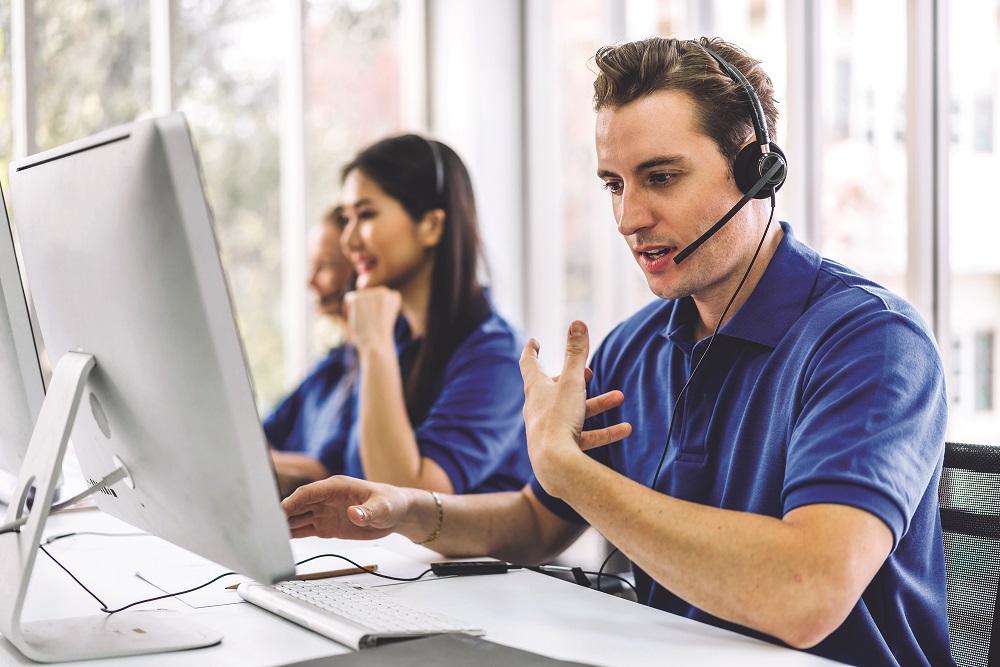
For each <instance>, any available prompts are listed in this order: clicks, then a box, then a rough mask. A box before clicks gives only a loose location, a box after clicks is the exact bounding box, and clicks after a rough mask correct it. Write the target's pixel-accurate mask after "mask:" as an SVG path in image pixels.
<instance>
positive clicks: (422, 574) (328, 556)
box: [296, 554, 431, 581]
mask: <svg viewBox="0 0 1000 667" xmlns="http://www.w3.org/2000/svg"><path fill="white" fill-rule="evenodd" d="M317 558H339V559H340V560H345V561H347V562H348V563H350V564H351V565H353V566H354V567H356V568H358V569H359V570H366V571H367V572H368V574H373V575H375V576H376V577H382V578H383V579H391V580H393V581H419V580H421V579H423V578H424V576H426V575H427V573H428V572H431V568H427V569H426V570H424V571H423V572H421V573H420V574H418V575H417V576H415V577H393V576H390V575H388V574H382V573H381V572H374V571H372V570H369V569H368V568H366V567H365V566H364V565H358V564H357V563H355V562H354V561H353V560H351V559H350V558H348V557H347V556H341V555H340V554H320V555H318V556H312V557H311V558H306V559H305V560H300V561H299V562H298V563H296V565H302V564H303V563H308V562H309V561H311V560H316V559H317ZM359 574H360V573H359Z"/></svg>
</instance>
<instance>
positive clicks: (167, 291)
mask: <svg viewBox="0 0 1000 667" xmlns="http://www.w3.org/2000/svg"><path fill="white" fill-rule="evenodd" d="M10 177H11V195H12V200H13V204H14V222H15V224H16V229H17V235H18V239H19V243H20V247H21V252H22V255H23V261H24V264H25V271H26V276H27V282H28V285H30V287H31V294H32V300H33V303H34V306H35V311H36V313H37V317H38V325H39V329H40V333H41V336H42V337H43V339H44V340H45V345H46V349H47V352H48V355H49V359H50V360H51V361H52V364H53V368H54V371H53V377H52V381H51V382H50V385H49V395H48V396H47V397H46V401H45V404H44V405H43V407H42V412H41V416H40V417H39V427H38V428H36V432H35V436H36V437H37V438H38V439H39V441H41V440H42V439H43V436H41V435H39V430H38V429H39V428H42V427H44V428H47V429H51V428H52V427H53V424H52V423H50V422H53V421H54V422H56V423H58V422H59V421H60V420H62V419H63V418H64V417H62V416H60V415H69V416H68V417H66V419H68V420H72V419H73V416H72V415H73V414H74V413H75V414H76V416H75V423H74V424H73V427H72V437H73V446H74V448H75V450H76V454H77V458H78V459H79V462H80V468H81V470H82V472H83V473H84V476H85V477H87V478H88V479H89V480H90V481H95V480H100V479H102V477H104V476H106V475H107V474H108V473H109V472H110V471H112V470H116V469H119V468H122V469H124V471H125V472H126V474H127V477H126V478H125V480H123V481H122V482H120V483H117V484H115V485H113V486H110V487H109V488H108V489H106V492H104V493H98V494H96V495H95V497H96V500H97V504H98V506H99V507H100V509H101V510H103V511H104V512H106V513H108V514H111V515H113V516H115V517H118V518H119V519H122V520H124V521H126V522H128V523H130V524H132V525H134V526H137V527H138V528H141V529H143V530H146V531H148V532H150V533H152V534H154V535H157V536H159V537H161V538H163V539H166V540H168V541H170V542H172V543H174V544H176V545H179V546H181V547H183V548H185V549H188V550H190V551H192V552H194V553H196V554H199V555H201V556H203V557H205V558H208V559H209V560H211V561H214V562H216V563H219V564H220V565H223V566H225V567H228V568H230V569H233V570H236V571H237V572H240V573H242V574H245V575H248V576H250V577H252V578H254V579H256V580H258V581H262V582H266V583H272V582H275V581H279V580H282V579H287V578H290V577H291V576H292V575H293V574H294V562H293V559H292V554H291V548H290V544H289V537H290V536H289V531H288V528H287V525H286V523H285V518H284V514H283V513H282V511H281V507H280V503H279V497H278V491H277V487H276V483H275V479H274V475H273V473H272V469H271V465H270V458H269V456H268V448H267V442H266V439H265V437H264V433H263V430H262V428H261V424H260V420H259V417H258V413H257V408H256V404H255V401H254V395H253V390H252V387H251V381H250V376H249V372H248V370H247V368H248V367H247V364H246V360H245V355H244V350H243V346H242V342H241V339H240V336H239V332H238V330H237V325H236V321H235V318H234V314H233V305H232V299H231V297H230V293H229V288H228V284H227V279H226V276H225V273H224V271H223V267H222V263H221V261H220V257H219V249H218V243H217V240H216V237H215V233H214V229H213V226H212V220H211V214H210V210H209V207H208V204H207V202H206V199H205V196H204V193H203V189H202V183H201V179H200V174H199V168H198V163H197V159H196V155H195V152H194V148H193V145H192V140H191V136H190V133H189V130H188V126H187V122H186V120H185V117H184V116H183V114H180V113H173V114H169V115H166V116H162V117H158V118H153V119H148V120H141V121H137V122H135V123H132V124H129V125H125V126H122V127H118V128H115V129H112V130H108V131H105V132H102V133H99V134H97V135H94V136H92V137H90V138H87V139H84V140H81V141H77V142H74V143H71V144H68V145H66V146H63V147H61V148H57V149H54V150H50V151H46V152H44V153H41V154H38V155H35V156H32V157H30V158H27V159H24V160H20V161H17V162H14V163H12V164H11V166H10ZM89 364H92V366H93V367H92V370H91V369H90V367H89ZM67 378H68V379H67ZM58 383H61V386H60V389H59V392H57V391H56V386H57V384H58ZM54 394H58V395H57V396H53V395H54ZM59 396H62V398H60V397H59ZM50 402H51V403H52V406H50V405H49V403H50ZM77 406H78V408H79V409H78V411H77ZM50 407H51V409H52V412H53V414H54V415H55V416H54V417H51V418H50V417H47V414H46V410H47V409H49V408H50ZM45 437H46V438H47V439H48V440H49V441H51V443H55V444H49V445H43V444H39V447H38V449H39V450H42V451H48V450H50V449H51V450H53V451H54V450H55V449H57V448H58V447H59V445H58V441H59V440H60V438H64V436H62V435H60V434H56V433H54V432H53V433H52V434H49V435H48V436H45ZM63 448H64V445H63ZM34 450H35V441H34V439H33V441H32V451H31V452H29V456H32V455H34V454H35V451H34ZM39 456H41V454H39ZM59 456H60V457H61V453H60V454H59ZM32 465H33V467H32V470H31V471H30V474H33V475H39V474H40V473H39V472H38V470H39V468H38V466H37V465H36V464H34V463H33V464H32ZM45 465H48V464H47V463H46V464H45ZM42 467H43V468H44V465H43V466H42ZM37 504H38V503H37V501H36V505H37ZM33 513H34V511H33ZM30 526H31V522H30V520H29V523H28V527H29V528H30ZM29 532H30V531H29ZM7 537H8V535H0V568H3V567H4V565H3V560H4V555H5V554H4V552H3V549H2V547H3V542H2V540H3V539H4V538H7ZM18 548H19V549H20V551H19V552H18V554H19V555H18V557H20V558H22V559H25V558H29V557H30V556H31V554H33V551H32V550H31V544H30V543H29V542H27V541H25V540H24V539H23V536H22V542H21V544H20V546H19V547H18ZM2 585H3V574H2V572H0V586H2ZM6 593H7V592H6V591H4V590H3V589H2V588H0V599H2V598H4V596H5V594H6ZM3 604H4V603H3V602H2V601H0V606H2V605H3ZM125 613H127V612H125ZM144 614H145V615H144V616H143V617H142V618H143V619H145V618H146V616H148V615H150V614H152V612H144ZM18 615H19V610H14V613H10V612H9V611H8V610H6V609H0V623H2V622H4V620H5V617H6V616H18ZM115 616H118V615H115ZM115 616H113V617H112V619H114V618H115ZM144 622H145V620H144ZM26 625H27V624H24V625H22V626H21V627H20V628H11V629H8V631H9V632H10V633H12V634H18V633H19V632H22V631H23V629H24V627H25V626H26ZM3 630H4V628H3V626H0V631H3ZM81 632H84V631H81ZM154 632H161V633H162V632H171V630H167V629H163V628H147V627H144V628H143V633H144V634H146V635H149V634H153V633H154ZM72 633H76V636H72V637H67V638H66V639H65V640H64V641H65V642H66V643H67V646H65V647H60V646H56V644H57V643H58V641H59V640H58V637H57V636H55V635H66V634H68V633H67V632H66V627H63V628H61V629H60V630H59V631H58V632H56V633H49V634H50V635H53V636H45V637H44V638H39V639H37V640H36V641H35V643H34V644H32V643H31V642H29V641H28V640H24V639H22V640H21V643H20V644H18V643H17V642H16V641H15V644H16V645H17V646H18V648H19V649H21V650H22V652H25V653H26V654H29V657H34V658H35V659H39V658H38V657H37V656H32V655H30V653H31V652H35V651H40V652H43V653H46V654H47V655H48V656H51V655H55V656H56V659H59V660H65V659H78V658H80V657H97V656H99V655H115V653H114V652H109V651H108V650H106V649H108V647H106V646H102V644H103V643H104V642H105V641H106V640H107V639H108V637H107V636H105V635H104V634H102V633H101V632H100V631H98V632H96V633H92V636H91V635H86V633H85V632H84V635H85V636H86V637H90V639H85V642H81V636H80V633H77V631H76V630H71V633H69V634H72ZM4 634H5V635H6V634H7V632H4ZM133 634H138V633H133ZM8 639H11V637H9V636H8ZM12 641H14V640H13V639H12ZM215 641H218V639H216V640H215ZM208 642H209V640H208V639H204V640H202V643H203V644H206V643H208ZM81 643H87V644H88V645H89V647H88V650H89V651H90V654H88V655H87V656H80V655H77V654H78V653H79V652H80V649H79V646H80V645H81ZM171 648H183V646H168V647H167V648H166V649H165V648H162V647H161V648H157V647H153V648H149V647H147V646H142V645H140V646H139V647H138V648H136V649H130V652H131V653H143V652H149V651H156V650H169V649H171ZM60 651H64V652H66V653H65V654H60V653H59V652H60Z"/></svg>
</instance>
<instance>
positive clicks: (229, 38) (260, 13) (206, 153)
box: [174, 0, 284, 406]
mask: <svg viewBox="0 0 1000 667" xmlns="http://www.w3.org/2000/svg"><path fill="white" fill-rule="evenodd" d="M279 19H280V16H279V15H278V13H277V10H276V9H275V5H274V3H271V2H268V1H267V0H216V1H214V2H207V3H206V2H194V1H193V0H191V1H188V2H184V3H182V4H181V7H180V10H179V13H178V20H177V26H176V28H175V31H174V32H175V40H176V42H175V43H176V47H175V48H176V49H177V61H176V67H175V72H174V80H175V82H176V84H177V89H178V104H177V107H178V108H179V109H180V110H182V111H184V112H185V113H186V114H187V117H188V122H189V123H190V124H191V130H192V133H193V135H194V142H195V146H196V148H197V150H198V154H199V158H200V160H201V165H202V170H203V175H204V179H205V187H206V190H207V195H208V200H209V202H210V203H211V206H212V213H213V216H214V218H215V225H216V232H217V234H218V235H219V242H220V245H221V248H222V256H223V261H224V263H225V265H226V270H227V272H228V275H229V282H230V285H231V288H232V292H233V298H234V301H235V308H236V313H237V320H238V321H239V325H240V331H241V333H242V334H243V340H244V345H245V347H246V352H247V356H248V357H249V361H250V368H251V372H252V376H253V378H254V384H255V389H256V391H257V400H258V402H259V403H260V405H262V406H263V405H270V404H271V403H273V402H274V401H275V400H276V399H277V398H278V395H279V393H280V391H281V389H282V385H283V380H284V376H283V350H282V323H281V280H280V276H281V264H280V258H281V244H280V224H281V219H280V200H279V179H280V178H281V174H280V173H279V163H280V160H279V146H278V134H279V130H280V128H279V127H278V121H279V115H280V114H279V109H278V86H279V82H278V71H279V66H280V62H279V57H280V55H279V44H278V41H279V40H276V39H275V37H274V29H273V26H274V25H275V24H276V23H278V21H279Z"/></svg>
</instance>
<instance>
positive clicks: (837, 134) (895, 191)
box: [806, 0, 909, 296]
mask: <svg viewBox="0 0 1000 667" xmlns="http://www.w3.org/2000/svg"><path fill="white" fill-rule="evenodd" d="M819 11H820V12H821V21H820V26H821V42H822V45H823V50H822V51H821V53H820V54H819V57H820V71H821V76H822V83H821V85H822V88H821V91H822V101H821V104H822V118H823V133H824V140H823V145H822V158H821V160H822V162H821V164H820V165H818V167H819V169H820V170H821V171H820V173H821V177H820V178H821V187H820V208H821V223H820V237H819V239H818V242H815V241H814V244H815V245H816V246H817V249H818V250H819V251H820V253H821V254H823V255H824V256H826V257H830V258H831V259H835V260H837V261H840V262H843V263H844V264H845V265H847V266H849V267H851V268H852V269H854V270H856V271H858V272H860V273H862V274H864V275H866V276H868V277H869V278H871V279H872V280H875V281H876V282H879V283H881V284H882V285H884V286H885V287H888V288H889V289H892V290H893V291H895V292H897V293H899V294H902V295H903V296H906V294H905V291H906V287H905V274H906V267H907V217H906V214H907V211H906V178H907V169H908V168H909V167H908V162H907V159H906V146H905V144H904V143H903V141H902V140H901V137H902V134H901V130H903V129H904V128H905V115H903V114H902V113H901V111H905V105H904V106H903V107H902V109H901V107H900V103H901V100H905V94H906V88H905V81H906V39H907V33H906V30H905V29H904V26H905V25H906V3H905V2H903V1H902V0H885V1H884V2H843V1H842V0H822V2H821V3H820V8H819ZM887 25H893V26H898V29H894V30H885V29H884V27H885V26H887ZM806 168H808V166H806Z"/></svg>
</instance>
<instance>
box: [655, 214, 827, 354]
mask: <svg viewBox="0 0 1000 667" xmlns="http://www.w3.org/2000/svg"><path fill="white" fill-rule="evenodd" d="M780 224H781V229H782V231H784V235H783V236H782V239H781V242H780V243H779V244H778V248H777V250H776V251H775V253H774V256H773V257H772V258H771V263H770V264H768V266H767V269H766V270H765V271H764V275H763V276H761V279H760V282H758V283H757V287H756V288H755V289H754V291H753V294H751V295H750V298H749V299H747V301H746V303H744V304H743V306H742V307H741V308H740V309H739V310H738V311H736V314H735V315H734V316H733V317H732V319H730V320H729V322H727V323H726V326H724V327H722V329H721V330H720V331H719V334H720V335H726V336H729V337H732V338H742V339H744V340H748V341H751V342H754V343H759V344H761V345H766V346H768V347H775V346H777V344H778V342H779V341H780V340H781V339H782V337H784V335H785V333H786V332H787V331H788V329H789V328H791V326H792V324H794V323H795V321H796V320H797V319H798V318H799V316H800V315H801V314H802V313H803V311H805V308H806V304H807V302H808V301H809V295H810V294H811V293H812V289H813V285H814V284H815V283H816V276H817V275H818V274H819V268H820V263H821V262H822V258H821V257H820V256H819V254H818V253H816V251H814V250H813V249H812V248H809V247H808V246H806V245H805V244H803V243H801V242H800V241H799V240H798V239H796V238H795V235H794V234H793V233H792V227H791V225H789V224H788V223H787V222H781V223H780ZM694 318H695V306H694V300H693V299H692V298H691V297H684V298H683V299H678V300H677V302H676V305H675V306H674V308H672V309H671V313H670V318H669V320H668V322H667V326H666V327H664V329H663V330H662V331H661V334H660V335H662V336H663V337H664V338H666V339H667V340H669V341H671V342H672V343H674V344H675V345H679V346H681V347H682V348H684V349H687V350H690V348H691V347H693V341H692V336H693V334H692V323H693V322H694Z"/></svg>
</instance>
